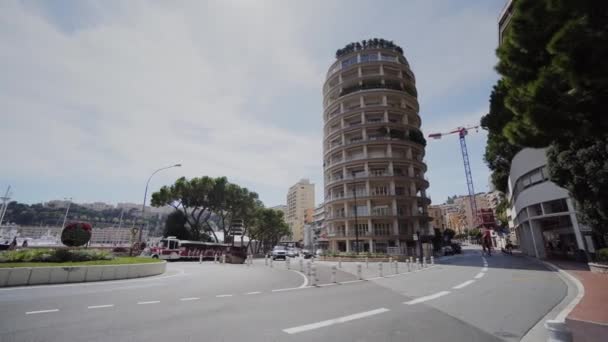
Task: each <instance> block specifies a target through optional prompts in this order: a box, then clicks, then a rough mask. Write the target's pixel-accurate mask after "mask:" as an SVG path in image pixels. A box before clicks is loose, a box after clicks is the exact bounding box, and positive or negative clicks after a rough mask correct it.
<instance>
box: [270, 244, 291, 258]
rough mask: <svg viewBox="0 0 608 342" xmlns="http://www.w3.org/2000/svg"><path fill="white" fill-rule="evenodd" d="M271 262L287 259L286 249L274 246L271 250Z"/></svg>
mask: <svg viewBox="0 0 608 342" xmlns="http://www.w3.org/2000/svg"><path fill="white" fill-rule="evenodd" d="M271 256H272V260H277V259H283V260H285V259H287V248H285V246H274V248H273V249H272V254H271Z"/></svg>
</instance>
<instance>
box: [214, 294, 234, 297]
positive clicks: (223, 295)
mask: <svg viewBox="0 0 608 342" xmlns="http://www.w3.org/2000/svg"><path fill="white" fill-rule="evenodd" d="M215 297H216V298H225V297H232V295H231V294H221V295H217V296H215Z"/></svg>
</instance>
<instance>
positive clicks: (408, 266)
mask: <svg viewBox="0 0 608 342" xmlns="http://www.w3.org/2000/svg"><path fill="white" fill-rule="evenodd" d="M405 262H406V264H407V271H408V272H412V263H411V262H410V259H407V260H405Z"/></svg>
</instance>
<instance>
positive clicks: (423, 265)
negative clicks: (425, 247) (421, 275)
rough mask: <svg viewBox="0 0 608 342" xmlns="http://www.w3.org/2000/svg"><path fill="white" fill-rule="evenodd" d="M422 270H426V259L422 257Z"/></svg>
mask: <svg viewBox="0 0 608 342" xmlns="http://www.w3.org/2000/svg"><path fill="white" fill-rule="evenodd" d="M422 268H426V257H422Z"/></svg>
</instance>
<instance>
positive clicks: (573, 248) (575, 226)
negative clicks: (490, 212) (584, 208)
mask: <svg viewBox="0 0 608 342" xmlns="http://www.w3.org/2000/svg"><path fill="white" fill-rule="evenodd" d="M508 196H509V200H510V203H511V204H512V206H511V208H510V209H509V210H508V211H507V214H508V219H509V227H510V229H512V230H515V233H516V235H517V240H518V243H519V245H520V248H521V250H522V252H523V253H525V254H527V255H530V256H533V257H536V258H552V257H557V258H569V259H578V258H581V257H583V256H584V254H585V250H586V251H589V252H594V247H593V242H592V239H591V235H590V233H591V230H590V229H589V228H588V227H587V226H585V225H583V224H581V223H580V222H579V221H578V218H577V216H576V211H575V208H574V203H573V201H572V199H571V198H570V196H569V194H568V191H566V190H565V189H563V188H561V187H559V186H557V185H556V184H555V183H553V182H551V181H550V180H549V173H548V170H547V156H546V149H533V148H525V149H523V150H521V151H520V152H519V153H517V154H516V155H515V157H514V158H513V160H512V162H511V170H510V173H509V194H508Z"/></svg>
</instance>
